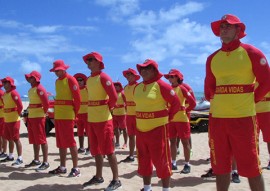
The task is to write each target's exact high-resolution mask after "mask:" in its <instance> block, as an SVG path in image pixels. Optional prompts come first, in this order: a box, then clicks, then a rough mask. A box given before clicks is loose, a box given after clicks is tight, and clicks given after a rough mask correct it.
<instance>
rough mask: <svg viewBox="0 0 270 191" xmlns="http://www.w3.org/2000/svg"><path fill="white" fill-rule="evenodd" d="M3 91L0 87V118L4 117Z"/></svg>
mask: <svg viewBox="0 0 270 191" xmlns="http://www.w3.org/2000/svg"><path fill="white" fill-rule="evenodd" d="M4 93H5V92H4V91H3V90H1V89H0V118H4V102H3V98H2V97H3V95H4Z"/></svg>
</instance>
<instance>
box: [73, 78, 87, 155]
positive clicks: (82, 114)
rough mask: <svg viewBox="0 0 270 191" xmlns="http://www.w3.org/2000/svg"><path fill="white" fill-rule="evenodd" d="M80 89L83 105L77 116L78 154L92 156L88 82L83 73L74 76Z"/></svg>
mask: <svg viewBox="0 0 270 191" xmlns="http://www.w3.org/2000/svg"><path fill="white" fill-rule="evenodd" d="M73 77H74V78H75V79H76V80H77V82H78V84H79V87H80V95H81V105H80V110H79V112H78V115H77V120H76V125H77V135H78V137H79V149H78V153H82V154H85V155H89V154H90V150H89V149H90V143H89V133H88V132H89V130H88V121H87V115H88V114H87V104H88V92H87V88H86V80H87V76H86V75H84V74H82V73H76V74H75V75H74V76H73ZM85 133H86V135H87V137H88V140H87V142H88V147H87V148H86V149H85V148H84V134H85Z"/></svg>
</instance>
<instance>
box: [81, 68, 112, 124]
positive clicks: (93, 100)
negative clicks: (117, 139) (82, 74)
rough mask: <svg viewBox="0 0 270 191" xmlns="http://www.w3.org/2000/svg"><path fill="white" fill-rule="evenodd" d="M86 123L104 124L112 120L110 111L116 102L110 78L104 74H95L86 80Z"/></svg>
mask: <svg viewBox="0 0 270 191" xmlns="http://www.w3.org/2000/svg"><path fill="white" fill-rule="evenodd" d="M86 87H87V90H88V122H95V123H97V122H105V121H108V120H110V119H112V115H111V112H110V110H111V109H112V108H113V107H114V106H115V103H116V101H117V94H116V90H115V88H114V86H113V82H112V80H111V78H110V77H109V76H108V75H107V74H105V73H104V72H101V71H99V72H95V73H92V74H91V76H90V77H89V78H88V79H87V82H86Z"/></svg>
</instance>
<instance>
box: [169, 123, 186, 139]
mask: <svg viewBox="0 0 270 191" xmlns="http://www.w3.org/2000/svg"><path fill="white" fill-rule="evenodd" d="M169 137H170V139H173V138H177V137H179V138H180V139H189V138H190V124H189V122H170V123H169Z"/></svg>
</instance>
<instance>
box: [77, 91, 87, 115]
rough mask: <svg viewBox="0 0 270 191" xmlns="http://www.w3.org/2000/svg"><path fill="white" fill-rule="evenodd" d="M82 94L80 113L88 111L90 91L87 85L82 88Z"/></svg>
mask: <svg viewBox="0 0 270 191" xmlns="http://www.w3.org/2000/svg"><path fill="white" fill-rule="evenodd" d="M80 95H81V106H80V109H79V114H83V113H87V104H88V92H87V89H86V87H83V88H80Z"/></svg>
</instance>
